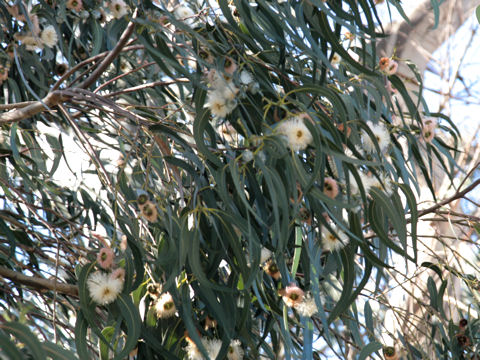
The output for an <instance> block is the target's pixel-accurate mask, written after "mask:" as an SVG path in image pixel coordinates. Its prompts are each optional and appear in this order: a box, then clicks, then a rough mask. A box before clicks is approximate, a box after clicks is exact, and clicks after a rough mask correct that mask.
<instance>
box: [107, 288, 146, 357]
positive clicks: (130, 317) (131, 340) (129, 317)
mask: <svg viewBox="0 0 480 360" xmlns="http://www.w3.org/2000/svg"><path fill="white" fill-rule="evenodd" d="M117 304H118V307H119V308H120V313H121V314H122V318H123V319H124V320H125V325H126V327H127V330H126V332H125V333H126V335H127V339H126V341H125V346H124V347H123V349H122V351H121V352H120V353H118V354H115V357H114V360H115V359H119V360H121V359H124V358H126V357H128V354H129V353H130V351H132V350H133V349H134V348H135V347H136V346H137V342H138V338H139V337H140V333H141V324H142V320H141V318H140V314H139V313H138V309H137V308H136V307H135V305H134V304H133V302H132V299H131V298H130V296H129V295H126V294H120V295H119V296H118V299H117Z"/></svg>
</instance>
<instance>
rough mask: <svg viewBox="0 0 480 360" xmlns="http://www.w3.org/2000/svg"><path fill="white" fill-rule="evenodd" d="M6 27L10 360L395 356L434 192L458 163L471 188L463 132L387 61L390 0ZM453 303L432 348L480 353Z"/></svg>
mask: <svg viewBox="0 0 480 360" xmlns="http://www.w3.org/2000/svg"><path fill="white" fill-rule="evenodd" d="M389 6H390V7H391V8H392V9H394V8H396V9H398V10H399V11H401V5H400V4H399V3H398V2H396V1H391V2H389ZM52 10H53V11H52ZM437 10H438V6H435V7H434V9H433V10H432V11H433V12H434V13H436V11H437ZM0 11H1V12H0V14H1V15H0V16H2V24H4V25H3V26H2V31H1V32H0V45H1V51H0V61H1V63H0V64H1V68H0V76H1V77H0V79H1V81H2V84H1V85H0V86H1V87H2V102H3V103H4V105H2V106H1V107H2V109H3V110H5V111H4V112H3V113H2V114H0V123H1V126H2V133H1V135H2V141H1V144H2V145H1V158H0V159H1V162H0V164H1V171H0V174H1V175H0V184H1V186H2V203H1V204H2V210H1V212H0V228H1V232H0V241H1V247H0V254H1V257H0V262H1V264H0V275H1V276H2V277H3V278H2V280H1V284H2V288H1V292H0V294H1V300H0V305H1V306H2V307H3V309H4V311H3V313H2V315H1V318H0V319H1V324H0V329H1V330H0V344H1V345H2V346H0V348H1V350H0V351H2V352H3V353H2V354H3V355H5V356H6V357H11V358H19V357H22V356H23V357H26V356H31V357H33V358H39V359H44V358H46V357H47V356H50V357H52V358H55V359H56V358H59V357H61V356H64V357H65V358H69V359H70V358H72V356H74V355H73V353H74V354H75V356H78V357H79V358H82V359H83V358H85V359H89V358H92V356H97V355H99V356H100V357H102V358H109V357H114V358H118V359H122V358H125V357H127V356H128V354H131V355H132V356H136V357H137V358H152V359H155V358H158V359H176V358H189V359H200V358H203V357H205V358H207V357H210V358H212V359H213V358H215V357H217V358H219V359H220V358H224V357H225V356H227V357H228V358H229V359H238V358H250V359H258V358H262V357H264V358H283V357H285V358H305V359H309V358H312V357H313V358H332V357H335V356H336V357H338V358H346V357H349V356H357V357H359V358H366V357H368V356H373V357H379V356H381V355H380V354H381V351H380V350H381V348H382V347H384V345H385V339H384V337H383V336H382V334H383V333H384V332H385V328H384V327H383V321H384V313H385V311H386V310H388V309H389V308H391V306H390V303H389V302H390V299H389V297H388V295H387V293H388V290H389V285H390V284H391V283H390V281H391V279H392V278H394V277H395V275H396V274H397V273H399V274H402V273H406V270H404V269H405V268H406V265H407V264H408V266H412V265H413V264H417V263H418V261H417V259H418V251H417V249H418V239H417V236H416V233H417V231H416V230H417V222H418V219H419V216H425V215H428V214H431V213H433V212H436V211H437V210H439V209H440V205H442V202H439V203H438V204H433V205H432V206H430V207H428V208H426V209H423V210H421V211H419V210H418V209H417V201H416V196H418V195H419V194H420V192H421V185H422V183H423V182H424V183H425V184H427V187H428V189H429V191H430V192H431V193H432V196H433V197H434V199H436V198H435V195H434V194H435V190H434V188H433V185H432V172H433V167H432V164H433V163H434V159H437V161H438V163H440V164H441V166H442V168H443V169H444V171H445V174H446V175H447V177H448V178H449V179H453V177H454V174H455V164H456V159H457V157H458V153H459V152H458V149H457V147H458V140H459V134H458V130H457V129H456V128H455V126H454V124H453V123H452V122H451V121H450V120H449V118H448V117H446V116H443V115H441V114H439V113H432V112H428V113H427V114H424V113H423V109H422V108H421V107H420V101H417V99H416V98H415V97H414V98H413V99H412V97H411V96H410V94H409V93H408V90H407V87H406V86H405V84H406V82H405V80H403V79H402V78H400V77H398V76H397V75H396V74H395V72H396V69H397V66H398V63H399V62H400V63H402V62H404V59H399V58H397V57H395V54H393V53H390V54H387V56H386V57H384V58H382V59H380V57H379V56H378V55H377V49H376V42H377V39H381V38H382V37H383V36H384V33H383V32H382V26H381V25H380V23H381V19H380V16H379V13H378V12H377V9H376V4H375V3H374V2H373V1H361V2H359V3H358V4H357V3H356V2H345V3H343V2H338V1H329V2H323V1H312V2H293V1H289V2H266V1H257V2H255V3H250V2H247V1H240V0H239V1H231V2H228V3H227V2H226V1H219V2H218V3H213V2H204V3H203V2H199V3H196V2H195V3H193V2H192V3H189V4H185V5H182V6H178V5H176V6H174V5H172V4H167V3H163V2H159V1H157V2H150V1H142V2H139V3H134V2H132V3H128V4H127V3H125V2H123V1H122V0H113V1H112V2H96V1H87V0H84V1H80V0H69V1H66V2H65V1H46V2H45V1H39V2H32V3H29V2H21V1H17V2H15V3H5V2H3V3H0ZM405 64H407V65H408V67H409V69H410V72H411V76H413V77H414V78H415V79H416V80H417V81H418V83H419V84H420V85H421V77H420V74H419V73H418V71H417V70H416V68H415V66H414V65H413V64H410V63H407V62H406V61H405ZM474 185H476V184H474ZM472 188H473V185H472V186H470V187H467V188H466V189H463V188H462V187H459V190H458V192H457V193H456V195H454V196H456V198H460V197H461V196H463V195H464V194H465V193H467V192H468V191H470V190H471V189H472ZM462 191H464V192H462ZM392 254H397V255H399V256H400V258H401V259H402V261H401V264H400V263H399V260H398V259H399V258H398V257H393V256H392ZM392 259H393V260H395V264H394V265H395V267H392ZM418 265H419V264H418ZM434 265H435V264H432V266H430V268H431V269H433V270H436V269H437V268H436V267H435V266H434ZM470 280H471V279H470ZM470 280H469V281H470ZM445 281H447V280H445ZM447 285H448V283H447V282H446V283H445V285H444V284H443V283H442V285H441V286H440V288H438V287H437V286H435V284H433V285H430V287H429V288H428V290H429V291H430V294H431V299H432V301H431V303H430V304H424V306H425V307H426V308H427V307H428V308H429V309H431V310H432V311H434V313H435V316H437V318H439V319H442V321H445V322H448V321H450V324H449V327H448V328H447V331H445V329H444V328H443V327H433V328H431V329H430V330H432V332H434V331H440V332H441V337H438V338H437V337H435V336H434V335H435V334H432V336H429V337H428V338H429V339H431V342H432V343H433V344H434V346H433V347H432V348H433V351H434V352H435V354H436V356H438V357H440V356H454V357H461V356H464V354H467V353H469V354H472V353H473V351H475V348H472V347H471V346H468V344H467V343H468V342H473V341H474V339H475V337H476V332H477V329H478V325H477V323H476V322H475V321H468V322H467V323H468V326H467V325H465V324H463V323H461V324H460V323H458V322H453V318H452V316H451V314H447V313H445V312H443V311H442V296H440V295H442V292H443V291H445V287H446V286H447ZM434 295H435V296H434ZM369 299H370V300H369ZM371 304H377V305H378V309H377V308H376V306H377V305H375V306H374V307H373V308H372V305H371ZM374 310H375V311H374ZM442 330H443V332H442ZM32 333H33V334H34V335H35V336H32ZM391 335H393V337H394V338H395V339H397V340H398V343H397V344H396V352H397V355H398V353H400V351H401V349H402V350H403V351H404V355H405V356H407V357H410V358H415V357H422V356H424V357H428V356H430V353H429V351H431V349H428V350H427V349H426V348H424V347H422V346H418V344H417V342H416V338H415V337H411V336H410V334H409V336H408V337H406V336H403V334H402V333H401V332H399V333H398V334H391ZM393 351H395V350H394V348H388V349H386V350H385V354H386V355H385V357H387V358H391V355H392V352H393ZM388 356H390V357H388Z"/></svg>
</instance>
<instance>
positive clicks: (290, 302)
mask: <svg viewBox="0 0 480 360" xmlns="http://www.w3.org/2000/svg"><path fill="white" fill-rule="evenodd" d="M271 257H272V252H271V251H270V250H268V249H266V248H262V252H261V255H260V263H261V264H263V270H264V271H265V273H266V274H268V275H270V276H271V277H272V278H273V279H275V280H278V279H280V277H281V274H280V270H279V269H278V267H277V264H276V263H275V261H274V260H273V259H272V258H271ZM278 293H279V295H280V296H282V298H283V301H284V302H285V304H287V306H289V307H291V308H294V309H295V310H296V311H297V313H298V314H300V315H301V316H305V317H311V316H313V315H315V314H316V313H317V311H318V308H317V305H316V304H315V299H313V297H312V295H311V294H310V293H307V294H305V292H304V291H303V290H302V289H300V288H299V287H298V286H296V285H294V284H290V285H289V286H287V287H286V288H285V289H281V290H280V291H279V292H278Z"/></svg>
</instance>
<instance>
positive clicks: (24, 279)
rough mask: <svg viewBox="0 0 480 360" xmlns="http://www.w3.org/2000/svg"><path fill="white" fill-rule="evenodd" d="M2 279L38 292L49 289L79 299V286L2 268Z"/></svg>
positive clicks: (0, 268)
mask: <svg viewBox="0 0 480 360" xmlns="http://www.w3.org/2000/svg"><path fill="white" fill-rule="evenodd" d="M0 277H3V278H7V279H10V280H12V281H13V282H15V283H17V284H22V285H26V286H28V287H31V288H35V289H37V290H42V289H47V290H52V291H56V292H58V293H61V294H64V295H70V296H75V297H78V286H77V285H70V284H64V283H59V282H57V281H54V280H48V279H44V278H41V277H38V276H27V275H24V274H22V273H19V272H16V271H13V270H10V269H7V268H6V267H3V266H0Z"/></svg>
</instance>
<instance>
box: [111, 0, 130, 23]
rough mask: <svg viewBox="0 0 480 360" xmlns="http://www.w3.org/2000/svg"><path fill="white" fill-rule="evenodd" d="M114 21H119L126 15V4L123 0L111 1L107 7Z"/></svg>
mask: <svg viewBox="0 0 480 360" xmlns="http://www.w3.org/2000/svg"><path fill="white" fill-rule="evenodd" d="M108 8H109V9H110V12H111V13H112V15H113V17H114V18H115V19H120V18H122V17H124V16H125V15H127V14H128V9H127V4H125V2H124V1H123V0H113V1H111V2H110V4H109V5H108Z"/></svg>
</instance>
